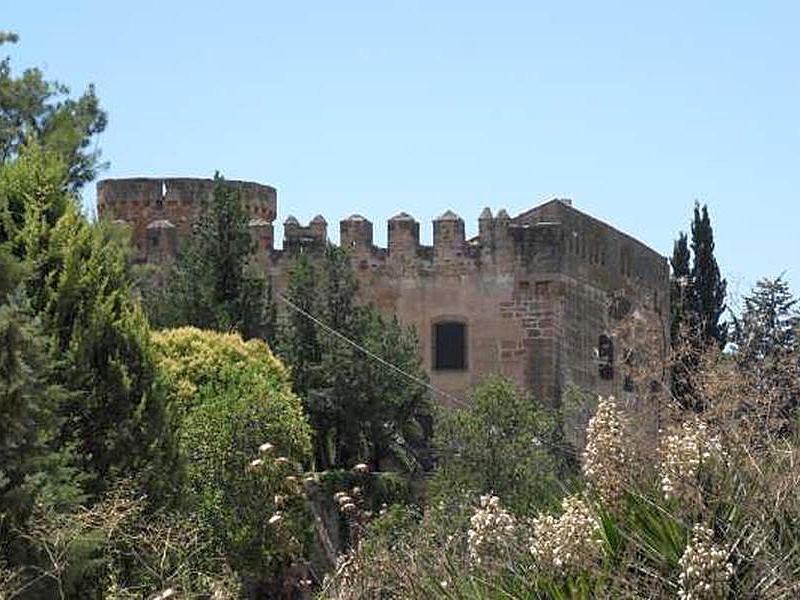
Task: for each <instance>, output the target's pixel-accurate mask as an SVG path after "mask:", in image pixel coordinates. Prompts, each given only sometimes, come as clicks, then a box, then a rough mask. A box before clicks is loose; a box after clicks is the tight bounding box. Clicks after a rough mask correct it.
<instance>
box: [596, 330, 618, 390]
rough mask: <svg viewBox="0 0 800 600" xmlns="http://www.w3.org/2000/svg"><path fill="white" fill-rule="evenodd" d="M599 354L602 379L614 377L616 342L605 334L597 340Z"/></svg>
mask: <svg viewBox="0 0 800 600" xmlns="http://www.w3.org/2000/svg"><path fill="white" fill-rule="evenodd" d="M597 356H598V373H599V375H600V379H609V380H610V379H614V342H612V341H611V338H610V337H608V336H607V335H605V334H603V335H601V336H600V337H599V338H598V340H597Z"/></svg>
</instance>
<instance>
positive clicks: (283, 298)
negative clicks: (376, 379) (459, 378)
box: [277, 294, 467, 406]
mask: <svg viewBox="0 0 800 600" xmlns="http://www.w3.org/2000/svg"><path fill="white" fill-rule="evenodd" d="M277 296H278V299H279V300H281V301H282V302H283V303H284V304H286V305H287V306H288V307H289V308H291V309H292V310H294V311H295V312H297V313H299V314H301V315H303V316H304V317H306V318H307V319H308V320H309V321H311V322H313V323H315V324H316V325H318V326H319V327H320V328H321V329H324V330H325V331H326V332H328V333H329V334H331V335H333V336H334V337H336V338H338V339H340V340H342V341H343V342H345V343H346V344H348V345H349V346H351V347H353V348H355V349H356V350H358V351H359V352H361V353H363V354H364V355H365V356H367V357H369V358H371V359H372V360H374V361H376V362H378V363H380V364H381V365H383V366H384V367H387V368H388V369H391V370H392V371H394V372H395V373H399V374H400V375H402V376H403V377H405V378H406V379H408V380H409V381H413V382H414V383H416V384H417V385H420V386H422V387H424V388H426V389H427V390H429V391H431V392H433V393H434V394H439V395H440V396H442V397H444V398H447V399H448V400H451V401H452V402H455V403H456V404H458V405H460V406H466V405H467V403H466V402H465V401H464V400H462V399H461V398H458V397H457V396H454V395H453V394H451V393H450V392H446V391H444V390H443V389H440V388H437V387H436V386H434V385H432V384H431V383H430V382H428V381H425V380H424V379H422V378H420V377H417V376H416V375H413V374H412V373H409V372H407V371H404V370H403V369H401V368H400V367H398V366H397V365H395V364H392V363H391V362H389V361H388V360H386V359H385V358H383V357H382V356H380V355H378V354H375V353H374V352H372V351H371V350H369V349H368V348H365V347H364V346H362V345H361V344H359V343H358V342H355V341H353V340H351V339H350V338H349V337H347V336H346V335H344V334H343V333H341V332H340V331H336V330H335V329H334V328H333V327H331V326H330V325H328V324H327V323H325V322H323V321H321V320H320V319H318V318H317V317H315V316H314V315H312V314H311V313H310V312H308V311H306V310H303V309H302V308H300V307H299V306H297V304H295V303H294V302H292V301H291V300H289V299H288V298H287V297H286V296H284V295H283V294H278V295H277Z"/></svg>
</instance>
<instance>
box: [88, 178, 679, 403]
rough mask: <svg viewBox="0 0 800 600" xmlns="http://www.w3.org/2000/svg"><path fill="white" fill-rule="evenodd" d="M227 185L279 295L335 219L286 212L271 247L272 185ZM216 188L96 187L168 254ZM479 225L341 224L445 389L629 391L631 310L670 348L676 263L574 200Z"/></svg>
mask: <svg viewBox="0 0 800 600" xmlns="http://www.w3.org/2000/svg"><path fill="white" fill-rule="evenodd" d="M228 184H230V185H232V186H235V187H236V188H237V189H239V190H240V193H241V198H242V202H243V205H244V206H245V207H246V210H247V211H248V213H249V215H250V222H249V225H250V230H251V232H252V236H253V239H254V241H255V247H256V255H255V257H254V258H255V260H257V261H258V263H259V264H260V265H262V266H263V268H264V269H265V271H266V273H267V274H268V275H269V276H270V277H271V279H272V282H273V285H274V286H275V288H276V290H277V291H278V292H280V291H282V290H283V289H285V287H286V283H287V280H288V277H289V275H290V273H291V271H292V267H293V264H294V262H295V261H296V259H297V257H298V256H299V255H300V253H306V254H309V255H312V256H314V255H315V253H318V252H319V250H320V249H322V248H323V247H324V245H325V244H327V243H328V236H327V227H328V225H327V222H326V221H325V219H324V218H323V217H321V216H317V217H315V218H314V219H312V220H311V222H310V223H309V224H308V225H305V226H304V225H301V224H300V223H299V222H298V221H297V220H296V219H295V218H294V217H291V216H289V217H287V218H286V220H285V222H284V239H283V248H282V249H276V248H275V247H274V239H273V221H274V220H275V217H276V214H277V192H276V190H275V188H272V187H269V186H266V185H261V184H257V183H251V182H243V181H228ZM212 188H213V181H211V180H207V179H185V178H174V179H145V178H137V179H108V180H105V181H101V182H99V183H98V185H97V202H98V214H99V215H100V217H101V218H108V219H112V220H115V221H121V222H125V223H126V224H128V225H129V226H130V227H131V228H132V233H133V240H134V244H135V252H136V255H137V259H138V260H141V261H151V262H152V261H164V260H168V259H169V258H170V257H171V256H173V255H174V253H175V252H176V250H177V247H178V243H179V240H180V238H181V237H182V236H185V235H186V234H187V233H188V232H189V230H190V227H191V223H192V222H193V220H194V219H195V218H196V216H197V214H198V211H199V210H200V205H201V199H202V198H203V197H206V196H208V195H210V194H211V190H212ZM478 231H479V233H478V235H477V236H476V237H474V238H471V239H467V238H466V237H465V233H464V221H463V220H462V219H461V217H459V216H458V215H456V214H455V213H453V212H451V211H447V212H445V213H444V214H443V215H442V216H440V217H439V218H437V219H435V220H434V222H433V245H432V246H428V245H424V244H422V243H421V241H420V235H419V223H418V222H417V221H415V220H414V218H413V217H411V216H410V215H407V214H405V213H400V214H398V215H396V216H394V217H392V218H391V219H390V220H389V222H388V247H387V248H379V247H376V246H375V245H374V243H373V225H372V223H371V222H370V221H369V220H368V219H366V218H364V217H363V216H360V215H353V216H351V217H348V218H346V219H344V220H342V221H341V222H340V224H339V232H340V244H341V245H342V246H343V247H345V248H347V249H348V251H349V253H350V257H351V261H352V264H353V266H354V268H355V271H356V273H357V276H358V279H359V283H360V293H361V295H362V299H363V300H364V301H367V302H372V303H374V304H375V305H376V306H377V307H378V308H379V309H380V310H382V311H384V312H385V313H387V314H395V315H397V317H398V318H399V319H400V320H401V321H402V322H404V323H407V324H411V325H414V326H415V327H416V330H417V332H418V334H419V338H420V351H421V353H422V357H421V358H422V361H423V364H424V365H425V367H426V369H427V370H428V373H429V374H430V380H431V383H432V384H433V385H434V386H435V387H436V388H438V389H441V390H444V391H446V392H448V393H450V394H452V395H453V396H456V397H459V398H465V397H466V392H467V390H468V389H469V388H470V387H471V386H472V385H474V384H475V383H477V382H479V381H480V380H482V379H483V378H484V377H485V376H486V375H488V374H492V373H502V374H505V375H507V376H509V377H511V378H513V379H514V380H515V381H516V382H517V383H518V384H519V385H520V386H522V387H523V388H525V389H528V390H530V391H531V392H532V393H533V395H534V397H536V398H540V399H542V400H544V401H548V402H556V403H557V402H558V401H559V400H560V398H561V396H562V393H563V392H564V390H565V389H566V388H567V386H569V385H575V386H578V387H579V388H582V389H584V390H588V391H592V392H596V393H598V394H603V395H607V394H614V395H616V396H617V397H625V395H626V394H630V392H631V391H632V389H633V384H632V380H631V378H630V373H628V369H629V361H628V360H627V359H626V358H625V355H626V351H627V350H628V348H621V347H620V345H621V342H620V341H619V340H618V339H617V338H616V336H615V333H614V330H615V326H616V325H617V324H618V323H619V322H621V321H622V320H624V319H626V318H628V317H631V316H632V315H635V316H636V317H637V318H638V321H639V322H640V323H643V324H644V326H645V328H646V329H647V330H648V331H647V332H639V333H638V334H636V335H639V336H640V337H641V338H642V339H645V338H647V339H648V342H647V343H648V344H650V345H651V346H652V345H653V344H655V346H656V351H657V352H658V353H660V354H661V356H666V352H667V348H668V347H669V314H670V307H669V289H670V288H669V267H668V263H667V259H666V258H664V257H663V256H660V255H659V254H658V253H657V252H655V251H653V250H652V249H650V248H648V247H647V246H646V245H644V244H642V243H641V242H639V241H637V240H635V239H634V238H632V237H631V236H629V235H626V234H624V233H622V232H620V231H618V230H616V229H614V228H613V227H611V226H610V225H607V224H606V223H603V222H601V221H599V220H597V219H594V218H592V217H591V216H589V215H587V214H585V213H582V212H580V211H579V210H577V209H575V208H574V207H573V206H572V203H571V202H570V201H569V200H551V201H549V202H546V203H544V204H542V205H540V206H537V207H535V208H532V209H531V210H528V211H526V212H523V213H522V214H519V215H517V216H515V217H511V216H510V215H508V214H507V213H506V211H505V210H500V211H498V212H497V214H494V215H493V214H492V213H491V211H490V210H489V209H488V208H487V209H484V211H483V212H482V213H481V214H480V216H479V217H478ZM653 340H655V341H653ZM625 343H626V344H627V343H629V342H625ZM443 401H444V402H447V400H446V399H444V400H443Z"/></svg>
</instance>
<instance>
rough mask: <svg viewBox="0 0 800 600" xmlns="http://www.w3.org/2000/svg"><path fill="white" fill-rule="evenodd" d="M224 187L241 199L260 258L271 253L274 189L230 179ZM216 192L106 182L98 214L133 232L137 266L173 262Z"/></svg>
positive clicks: (154, 182)
mask: <svg viewBox="0 0 800 600" xmlns="http://www.w3.org/2000/svg"><path fill="white" fill-rule="evenodd" d="M225 184H226V185H228V186H231V187H232V188H234V189H236V190H237V191H238V192H239V194H240V196H241V200H242V206H243V207H244V209H245V211H246V212H247V214H248V215H249V217H250V225H251V227H254V228H255V230H254V231H253V232H251V233H253V235H254V238H255V239H257V242H258V252H268V251H270V250H272V247H273V228H272V222H273V220H274V219H275V214H276V212H277V205H278V194H277V191H276V190H275V188H274V187H271V186H268V185H262V184H260V183H255V182H252V181H236V180H227V179H226V180H225ZM213 191H214V180H213V179H194V178H185V177H180V178H172V177H171V178H149V177H148V178H145V177H136V178H130V179H105V180H103V181H100V182H98V184H97V214H98V216H99V217H100V218H101V219H109V220H112V221H116V222H120V223H123V222H124V223H125V224H126V225H128V226H129V227H130V228H131V231H132V240H133V244H134V248H135V253H136V259H137V260H139V261H148V260H149V261H163V260H168V259H169V258H170V257H171V256H174V253H175V249H176V248H177V244H178V240H179V239H180V238H181V237H183V236H186V235H187V234H188V233H189V230H190V228H191V225H192V223H193V222H194V221H195V220H196V219H197V217H198V215H199V214H200V211H201V210H202V208H203V205H204V203H205V202H206V201H208V200H210V199H211V194H212V193H213ZM256 230H257V231H256ZM162 238H163V239H162Z"/></svg>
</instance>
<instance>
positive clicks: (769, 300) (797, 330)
mask: <svg viewBox="0 0 800 600" xmlns="http://www.w3.org/2000/svg"><path fill="white" fill-rule="evenodd" d="M799 304H800V299H797V298H795V297H793V296H792V293H791V291H790V290H789V285H788V283H787V282H786V281H785V280H784V279H783V278H782V277H778V278H777V279H762V280H760V281H759V282H758V283H757V284H756V286H755V287H754V288H753V290H752V292H751V293H750V294H749V295H748V296H747V297H745V299H744V310H743V311H742V314H741V315H740V316H739V317H738V318H735V319H734V322H733V328H732V336H731V341H732V342H733V343H734V345H735V352H734V357H735V359H736V364H737V365H738V367H739V369H740V370H741V372H742V373H743V375H744V376H745V377H746V378H747V379H748V380H749V381H750V382H751V383H752V385H753V386H754V388H755V389H756V390H757V392H758V393H757V396H758V398H757V399H756V400H761V401H764V400H766V401H768V403H769V410H768V411H766V415H768V418H769V421H770V423H769V427H770V429H772V430H773V431H777V432H778V433H782V434H788V433H790V432H791V431H792V430H793V429H794V428H795V427H796V424H797V410H798V407H800V310H798V305H799Z"/></svg>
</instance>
